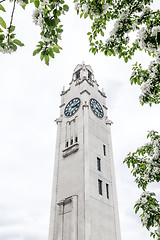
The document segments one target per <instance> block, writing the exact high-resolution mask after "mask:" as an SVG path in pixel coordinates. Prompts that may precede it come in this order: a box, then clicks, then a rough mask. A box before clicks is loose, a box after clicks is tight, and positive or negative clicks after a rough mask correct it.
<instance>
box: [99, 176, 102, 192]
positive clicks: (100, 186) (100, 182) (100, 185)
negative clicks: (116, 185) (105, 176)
mask: <svg viewBox="0 0 160 240" xmlns="http://www.w3.org/2000/svg"><path fill="white" fill-rule="evenodd" d="M98 192H99V194H100V195H102V181H101V180H100V179H98Z"/></svg>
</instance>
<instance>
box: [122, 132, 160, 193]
mask: <svg viewBox="0 0 160 240" xmlns="http://www.w3.org/2000/svg"><path fill="white" fill-rule="evenodd" d="M147 137H148V138H149V137H150V138H151V141H150V142H149V143H147V144H145V145H144V146H142V147H141V148H138V149H137V151H136V152H134V153H129V154H128V156H127V157H126V158H125V160H124V162H126V163H127V164H128V166H130V165H132V167H133V170H132V173H133V176H134V177H135V182H137V183H138V186H139V187H142V189H143V190H145V189H146V186H147V184H148V183H150V182H154V181H157V182H159V181H160V136H159V135H158V133H157V132H156V131H150V132H149V133H148V136H147Z"/></svg>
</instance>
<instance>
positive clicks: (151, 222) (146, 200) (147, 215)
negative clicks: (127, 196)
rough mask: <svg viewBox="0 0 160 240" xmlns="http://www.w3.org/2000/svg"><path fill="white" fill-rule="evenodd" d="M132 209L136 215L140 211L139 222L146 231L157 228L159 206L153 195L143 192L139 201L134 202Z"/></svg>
mask: <svg viewBox="0 0 160 240" xmlns="http://www.w3.org/2000/svg"><path fill="white" fill-rule="evenodd" d="M134 208H135V212H136V213H137V212H138V211H139V209H141V211H142V214H141V215H140V217H141V222H142V225H143V226H145V227H146V228H147V229H148V230H149V229H150V228H151V227H158V226H159V224H160V222H159V218H160V205H159V202H158V201H157V199H156V198H155V193H152V192H151V193H150V192H148V191H144V192H143V193H142V194H141V196H140V199H139V200H138V201H137V202H136V204H135V206H134ZM155 235H157V231H155Z"/></svg>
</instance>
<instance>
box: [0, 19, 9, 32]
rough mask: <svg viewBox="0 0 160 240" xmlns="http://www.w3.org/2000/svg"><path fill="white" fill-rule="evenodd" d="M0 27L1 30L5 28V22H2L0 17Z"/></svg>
mask: <svg viewBox="0 0 160 240" xmlns="http://www.w3.org/2000/svg"><path fill="white" fill-rule="evenodd" d="M0 25H1V26H2V27H3V28H5V29H6V27H7V26H6V23H5V21H4V20H3V18H1V17H0Z"/></svg>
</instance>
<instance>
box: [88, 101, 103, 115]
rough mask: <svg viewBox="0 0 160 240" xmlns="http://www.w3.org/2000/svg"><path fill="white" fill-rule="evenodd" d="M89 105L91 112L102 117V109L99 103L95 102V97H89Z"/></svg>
mask: <svg viewBox="0 0 160 240" xmlns="http://www.w3.org/2000/svg"><path fill="white" fill-rule="evenodd" d="M90 106H91V109H92V111H93V113H94V114H95V115H96V116H97V117H99V118H103V116H104V112H103V109H102V107H101V105H100V103H99V102H97V100H96V99H94V98H91V99H90Z"/></svg>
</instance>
